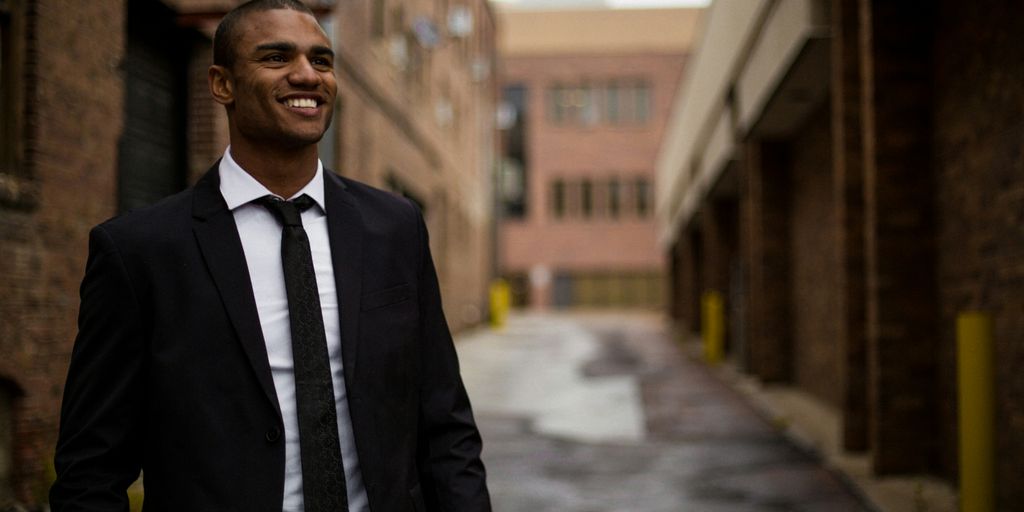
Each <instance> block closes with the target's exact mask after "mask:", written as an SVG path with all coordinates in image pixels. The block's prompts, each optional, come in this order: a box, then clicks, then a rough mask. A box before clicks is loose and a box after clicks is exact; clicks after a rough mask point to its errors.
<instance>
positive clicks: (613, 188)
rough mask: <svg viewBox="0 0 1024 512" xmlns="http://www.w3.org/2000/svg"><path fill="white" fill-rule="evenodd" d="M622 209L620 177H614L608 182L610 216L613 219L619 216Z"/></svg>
mask: <svg viewBox="0 0 1024 512" xmlns="http://www.w3.org/2000/svg"><path fill="white" fill-rule="evenodd" d="M621 210H622V186H621V185H620V184H619V179H618V178H612V179H611V180H610V181H609V182H608V216H609V217H611V218H612V219H617V218H619V212H620V211H621Z"/></svg>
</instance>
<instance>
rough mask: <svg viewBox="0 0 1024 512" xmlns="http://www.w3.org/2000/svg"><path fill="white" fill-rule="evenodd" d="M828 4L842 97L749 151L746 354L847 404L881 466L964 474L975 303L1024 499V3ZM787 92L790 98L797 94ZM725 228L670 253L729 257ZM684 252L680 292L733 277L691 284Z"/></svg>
mask: <svg viewBox="0 0 1024 512" xmlns="http://www.w3.org/2000/svg"><path fill="white" fill-rule="evenodd" d="M738 5H740V4H739V3H736V4H730V6H732V7H736V6H738ZM828 16H829V24H830V28H831V29H830V30H829V39H828V41H829V45H830V47H831V48H830V52H829V55H830V57H829V60H828V62H825V63H823V64H824V65H823V66H822V67H820V71H821V72H822V73H828V74H829V78H830V84H829V90H828V95H827V97H826V98H825V101H823V102H822V103H821V104H817V105H816V106H815V108H814V109H813V112H812V113H811V114H810V115H809V118H806V119H803V120H801V121H800V122H799V123H791V124H795V125H796V126H795V128H793V129H790V130H787V131H785V132H784V133H772V134H769V135H766V134H765V133H763V132H761V133H759V132H758V131H757V130H756V129H753V130H750V131H749V132H747V133H742V134H741V135H740V136H739V137H738V138H739V139H741V141H740V142H738V143H737V146H736V147H735V148H733V152H734V153H735V154H740V155H742V157H741V158H740V161H741V165H742V169H743V171H744V172H743V175H742V179H741V180H740V203H739V213H740V217H739V219H740V232H741V244H740V247H741V253H742V256H743V258H742V261H743V266H742V268H741V269H740V270H739V273H740V274H741V276H740V277H741V278H745V279H746V284H747V286H746V290H745V291H746V293H745V294H744V295H743V296H742V299H741V300H743V301H744V302H745V303H746V315H745V317H744V323H745V332H746V341H747V345H746V351H745V352H744V353H738V354H732V357H733V358H734V359H735V360H736V361H737V362H738V363H740V366H741V367H742V368H744V369H745V371H748V372H749V373H751V374H753V375H756V376H758V377H759V378H760V379H761V380H763V381H766V382H790V383H791V384H792V385H793V386H795V387H798V388H800V389H802V390H804V391H807V392H808V393H809V394H810V395H812V396H815V397H817V398H818V399H819V400H820V401H821V402H823V403H825V404H831V405H833V406H834V407H835V408H836V409H837V410H838V411H839V412H840V415H841V418H840V419H841V425H842V438H841V443H842V448H845V449H846V450H849V451H854V452H863V453H865V454H866V455H867V456H868V459H869V461H870V463H871V468H872V471H873V472H874V473H875V474H878V475H887V474H930V475H937V476H939V477H941V478H944V479H945V480H946V481H947V482H948V483H950V484H951V486H955V485H956V481H957V480H956V479H957V476H958V475H957V473H958V443H959V437H958V436H959V432H958V415H957V396H956V393H957V369H956V363H957V361H956V358H957V354H956V332H955V324H956V319H957V316H958V315H959V314H960V313H963V312H966V311H982V312H985V313H988V314H989V315H990V316H991V317H992V319H993V323H994V333H993V336H994V341H995V351H996V356H995V375H994V376H993V378H994V379H995V393H996V396H995V397H994V398H995V401H996V418H995V421H996V425H995V429H994V431H993V432H992V435H994V436H995V443H996V453H997V456H996V461H995V465H996V468H995V469H996V472H995V492H996V507H995V508H996V510H1020V509H1021V507H1020V504H1021V503H1024V491H1022V490H1021V487H1020V485H1019V480H1020V475H1021V474H1022V473H1024V384H1022V383H1024V379H1022V378H1020V376H1019V374H1020V372H1019V368H1020V366H1021V365H1022V364H1024V345H1022V342H1021V340H1024V315H1022V314H1021V311H1024V300H1022V298H1021V297H1024V289H1022V283H1024V267H1022V265H1021V256H1022V254H1024V230H1022V226H1024V153H1022V152H1021V150H1020V146H1021V139H1022V136H1024V123H1022V121H1021V119H1024V93H1022V92H1021V91H1022V88H1021V87H1020V84H1021V83H1024V66H1022V65H1021V62H1024V43H1022V42H1021V40H1020V37H1019V35H1020V33H1021V32H1022V31H1024V21H1022V20H1024V7H1021V6H1019V5H1017V4H1015V3H1012V2H996V3H992V4H987V5H985V6H980V5H974V4H969V3H963V2H957V1H954V0H944V1H942V2H937V3H906V2H887V1H884V0H833V1H832V2H831V9H830V10H829V13H828ZM819 64H821V63H820V62H819ZM796 66H797V65H794V67H796ZM779 87H780V89H779V90H776V91H774V94H775V95H776V97H779V98H785V96H786V94H787V93H792V92H793V90H792V89H791V90H789V91H786V90H785V89H781V88H784V87H785V85H779ZM804 87H806V84H804ZM766 110H768V109H766ZM776 112H778V111H777V110H776ZM794 112H795V110H794ZM766 115H767V114H766ZM776 121H777V120H776ZM729 169H730V165H725V166H723V169H722V170H721V171H720V176H719V180H720V181H722V180H728V174H729V172H730V170H729ZM704 190H705V192H704V195H703V196H702V197H701V202H700V204H701V206H700V208H699V210H698V211H699V212H700V213H699V215H700V216H702V217H703V216H704V215H706V213H707V212H708V211H712V210H713V209H714V208H715V205H717V204H720V203H719V199H718V198H717V197H716V196H715V195H714V192H707V190H712V191H713V190H714V187H713V186H712V187H706V188H705V189H704ZM665 209H666V210H670V208H665ZM693 218H695V217H692V218H690V219H683V221H682V222H678V219H675V220H676V221H677V224H676V225H684V226H686V225H691V226H692V220H693ZM698 224H699V225H700V227H701V228H702V229H704V230H709V229H710V230H719V229H723V228H722V227H721V226H719V225H718V223H716V222H709V221H707V220H700V221H699V222H698ZM726 229H727V228H726ZM724 235H725V233H719V234H714V233H703V234H702V235H701V237H702V239H703V241H704V245H705V246H704V247H700V246H698V245H697V244H694V243H693V241H692V239H691V238H690V236H689V233H688V232H687V231H684V230H683V229H680V231H679V232H678V233H677V234H676V236H675V238H674V240H673V242H674V244H675V246H674V247H673V249H672V251H673V253H674V254H677V255H682V256H686V255H687V254H689V253H690V252H696V253H700V254H701V255H702V256H700V257H699V258H698V259H700V260H703V261H704V262H709V261H714V260H716V258H715V256H716V255H715V254H714V251H715V249H714V248H709V247H707V241H708V240H716V239H718V238H720V237H721V236H724ZM679 261H680V264H679V265H676V266H675V267H674V268H675V269H677V272H676V274H675V275H674V276H673V277H672V279H673V281H672V282H673V283H676V286H678V287H679V290H677V291H676V292H675V293H676V296H678V297H686V296H687V291H688V289H689V287H692V286H694V283H699V284H703V285H704V286H713V285H714V283H716V282H719V281H720V280H721V277H720V276H718V275H717V271H715V270H714V269H707V268H705V269H699V270H698V272H697V274H698V275H696V276H690V275H689V272H691V271H693V268H694V267H693V266H692V265H690V266H688V265H686V264H685V261H686V259H685V257H680V258H679ZM734 272H735V271H734ZM686 281H690V282H689V283H687V282H686ZM674 312H675V313H676V314H677V315H679V316H681V317H682V321H683V322H685V323H689V322H690V320H691V319H692V318H696V317H697V316H696V315H697V313H696V312H695V311H688V310H687V309H686V308H683V307H681V306H677V307H676V308H675V309H674Z"/></svg>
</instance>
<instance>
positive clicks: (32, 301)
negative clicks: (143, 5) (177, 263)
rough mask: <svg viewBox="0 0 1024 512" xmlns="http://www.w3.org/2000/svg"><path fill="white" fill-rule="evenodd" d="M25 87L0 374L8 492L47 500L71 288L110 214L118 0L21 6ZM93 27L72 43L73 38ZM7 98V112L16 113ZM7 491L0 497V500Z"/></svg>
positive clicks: (8, 218)
mask: <svg viewBox="0 0 1024 512" xmlns="http://www.w3.org/2000/svg"><path fill="white" fill-rule="evenodd" d="M17 5H19V7H20V8H23V9H24V11H22V12H23V15H24V17H23V18H20V19H19V18H17V17H16V18H15V21H14V22H15V23H24V25H23V26H22V27H21V28H22V29H23V30H24V31H25V32H24V35H25V39H24V40H23V41H21V43H22V44H24V46H22V47H21V49H22V50H23V51H24V52H25V53H24V58H25V60H24V61H23V64H24V70H23V72H22V73H23V74H22V76H23V79H22V80H19V81H18V82H17V83H19V84H21V85H22V86H23V87H25V90H26V91H27V92H28V94H27V97H28V98H29V100H28V102H29V103H26V104H25V109H26V110H25V113H24V114H25V118H24V119H23V121H24V124H23V125H22V126H20V127H19V133H18V135H17V136H18V137H20V138H21V140H20V142H21V149H22V151H24V153H23V154H22V155H20V156H21V158H20V161H21V166H22V167H21V168H20V169H4V170H3V171H0V172H6V173H14V172H18V173H23V175H24V176H27V177H28V179H30V180H32V182H33V183H34V185H35V187H37V188H36V190H35V192H36V197H37V200H36V201H35V202H34V204H32V205H31V206H28V207H24V208H22V207H0V240H2V244H0V290H3V298H2V299H0V328H2V334H0V353H2V354H4V357H3V358H0V379H2V380H4V381H6V382H8V383H10V385H12V386H13V387H14V388H15V389H17V390H18V392H17V394H16V396H15V401H14V410H13V415H12V417H11V418H12V420H13V447H14V450H13V469H14V471H13V474H12V475H11V477H12V480H13V486H12V489H13V494H14V495H13V499H14V500H16V501H18V502H21V503H26V504H36V503H39V502H41V501H43V499H44V497H45V495H46V492H47V490H48V489H47V485H46V482H47V481H48V480H47V477H46V474H47V473H48V472H49V471H51V468H52V463H51V462H50V461H51V460H52V456H53V442H54V440H55V435H56V427H57V425H56V419H57V411H58V408H59V406H60V399H61V391H62V383H63V381H64V374H65V373H66V371H67V363H68V359H69V355H70V348H71V341H72V339H73V338H74V335H75V314H76V311H77V305H78V294H77V291H78V284H79V281H80V280H81V276H82V271H83V270H84V265H85V260H84V257H83V255H84V253H85V249H86V244H87V240H86V236H87V233H88V229H89V227H91V226H92V225H94V224H96V223H97V222H99V221H101V220H103V219H104V218H105V217H108V216H110V215H112V214H113V213H114V204H115V202H114V197H115V193H116V192H115V189H116V179H115V178H116V173H115V169H116V162H117V141H118V138H119V136H120V131H121V122H120V118H121V112H122V89H121V79H120V76H119V70H118V68H117V65H118V55H120V54H121V52H122V49H123V44H124V33H123V23H124V18H123V9H122V6H121V2H118V1H97V2H90V3H89V4H88V5H84V6H82V7H81V8H80V10H79V12H78V13H76V16H68V15H67V6H66V5H65V4H64V3H63V2H59V1H56V0H37V1H33V2H18V3H17ZM83 33H88V34H91V36H90V37H88V38H79V39H77V40H75V42H74V43H73V44H66V45H65V44H61V45H60V46H61V47H62V49H63V50H62V51H61V52H54V51H52V48H54V46H52V44H51V43H52V42H54V41H66V40H67V35H68V34H83ZM21 106H22V105H21V104H17V105H4V108H5V109H7V108H12V107H14V108H18V107H21ZM5 498H8V499H9V498H11V497H4V496H0V506H2V505H3V501H4V499H5Z"/></svg>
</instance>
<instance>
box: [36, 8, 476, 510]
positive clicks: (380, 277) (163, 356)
mask: <svg viewBox="0 0 1024 512" xmlns="http://www.w3.org/2000/svg"><path fill="white" fill-rule="evenodd" d="M209 84H210V92H211V94H212V95H213V98H214V99H215V100H216V101H217V102H218V103H220V104H222V105H224V108H225V109H226V111H227V114H228V119H229V127H230V140H231V145H230V146H229V147H228V149H227V150H226V151H225V153H224V156H223V158H221V160H220V161H219V162H218V163H216V164H215V165H214V166H213V168H212V169H210V171H209V172H208V173H207V174H206V175H205V176H204V177H203V178H202V179H201V180H200V181H199V182H198V183H197V184H196V185H195V187H193V188H191V189H189V190H186V191H184V192H182V193H180V194H177V195H175V196H172V197H170V198H168V199H165V200H164V201H161V202H160V203H157V204H156V205H154V206H151V207H148V208H145V209H141V210H137V211H134V212H131V213H127V214H125V215H122V216H119V217H116V218H114V219H111V220H109V221H107V222H105V223H103V224H101V225H99V226H97V227H96V228H94V229H93V231H92V233H91V236H90V245H89V260H88V263H87V265H86V273H85V278H84V279H83V281H82V289H81V296H82V297H81V299H82V302H81V310H80V313H79V333H78V337H77V338H76V340H75V347H74V352H73V354H72V359H71V366H70V368H69V370H68V378H67V384H66V387H65V392H64V402H63V405H62V410H61V430H60V437H59V440H58V444H57V455H56V468H57V481H56V482H55V483H54V485H53V488H52V489H51V492H50V498H51V507H52V509H53V510H54V511H79V510H81V511H86V510H88V511H106V510H109V511H119V512H121V511H124V510H127V509H128V498H127V495H126V488H127V486H128V485H129V484H131V482H133V481H134V480H135V479H136V478H137V477H138V475H139V472H140V470H141V471H144V473H145V507H146V510H147V511H157V512H159V511H173V512H180V511H217V512H223V511H238V512H243V511H244V512H254V511H255V512H260V511H266V512H271V511H274V512H277V511H287V512H297V511H305V512H321V511H332V512H337V511H353V512H362V511H373V512H390V511H394V512H400V511H453V512H454V511H467V512H471V511H473V512H475V511H489V510H490V500H489V497H488V493H487V487H486V484H485V476H484V467H483V464H482V462H481V461H480V450H481V440H480V435H479V432H478V431H477V428H476V425H475V423H474V420H473V415H472V412H471V410H470V406H469V400H468V398H467V396H466V392H465V389H464V387H463V385H462V380H461V378H460V376H459V368H458V361H457V358H456V354H455V350H454V347H453V344H452V340H451V335H450V334H449V331H448V327H447V324H446V322H445V319H444V314H443V312H442V310H441V299H440V294H439V290H438V284H437V276H436V274H435V271H434V265H433V262H432V260H431V256H430V250H429V243H428V240H427V233H426V229H425V226H424V223H423V220H422V217H421V215H420V213H419V211H418V210H417V209H416V208H415V206H413V205H412V203H410V202H409V201H407V200H405V199H402V198H399V197H397V196H394V195H392V194H389V193H386V192H382V191H379V190H376V189H373V188H371V187H368V186H366V185H363V184H360V183H357V182H354V181H351V180H348V179H345V178H341V177H339V176H338V175H336V174H334V173H333V172H330V171H327V170H325V169H324V168H323V165H322V164H321V162H320V160H319V157H318V154H317V145H316V144H317V142H318V141H319V140H320V138H321V137H322V136H323V134H324V132H325V131H326V130H327V127H328V126H329V125H330V122H331V113H332V111H333V107H334V101H335V96H336V94H337V83H336V78H335V75H334V53H333V51H332V50H331V47H330V41H329V39H328V38H327V36H326V35H325V34H324V31H323V29H322V28H321V27H320V25H319V24H318V23H317V21H316V19H315V17H314V16H313V13H312V12H310V11H309V9H307V8H306V7H305V6H304V5H303V4H301V3H300V2H298V1H295V0H255V1H252V2H247V3H245V4H243V5H241V6H239V7H237V8H236V9H234V10H233V11H231V12H230V13H228V15H227V16H225V18H224V20H223V21H222V22H221V24H220V26H219V27H218V29H217V32H216V35H215V37H214V64H213V66H211V67H210V71H209Z"/></svg>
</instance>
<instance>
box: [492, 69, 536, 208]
mask: <svg viewBox="0 0 1024 512" xmlns="http://www.w3.org/2000/svg"><path fill="white" fill-rule="evenodd" d="M502 96H503V97H502V102H501V108H500V111H499V127H500V128H501V130H502V138H503V144H502V148H503V151H504V153H505V154H504V157H503V159H502V164H501V173H502V174H501V180H500V181H499V183H498V186H499V187H500V188H501V190H500V191H499V196H500V198H501V202H502V210H503V214H504V216H505V217H506V218H514V219H521V218H523V217H525V216H526V209H527V194H526V190H527V183H528V176H527V175H526V169H527V155H526V138H527V132H526V105H527V100H528V98H529V89H527V88H526V86H525V85H522V84H514V85H509V86H507V87H505V89H504V91H503V92H502Z"/></svg>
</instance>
